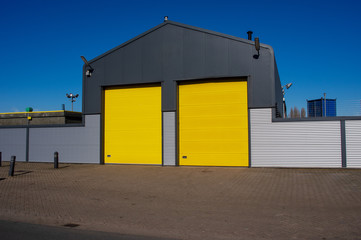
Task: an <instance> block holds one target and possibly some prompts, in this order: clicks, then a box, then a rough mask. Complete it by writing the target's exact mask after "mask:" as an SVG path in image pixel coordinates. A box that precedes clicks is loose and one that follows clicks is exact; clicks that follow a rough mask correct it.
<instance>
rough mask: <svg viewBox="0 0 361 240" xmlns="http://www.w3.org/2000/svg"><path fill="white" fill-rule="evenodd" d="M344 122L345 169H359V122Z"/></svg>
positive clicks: (360, 151) (360, 156) (360, 154)
mask: <svg viewBox="0 0 361 240" xmlns="http://www.w3.org/2000/svg"><path fill="white" fill-rule="evenodd" d="M345 122H346V124H345V125H346V156H347V167H350V168H361V121H360V120H352V121H345Z"/></svg>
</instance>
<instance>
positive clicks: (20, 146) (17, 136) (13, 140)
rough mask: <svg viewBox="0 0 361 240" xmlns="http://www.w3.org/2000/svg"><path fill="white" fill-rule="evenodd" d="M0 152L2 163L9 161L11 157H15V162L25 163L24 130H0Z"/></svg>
mask: <svg viewBox="0 0 361 240" xmlns="http://www.w3.org/2000/svg"><path fill="white" fill-rule="evenodd" d="M0 152H2V160H3V161H10V158H11V156H16V161H21V162H22V161H25V160H26V159H25V155H26V129H25V128H0Z"/></svg>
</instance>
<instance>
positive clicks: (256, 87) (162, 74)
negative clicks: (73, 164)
mask: <svg viewBox="0 0 361 240" xmlns="http://www.w3.org/2000/svg"><path fill="white" fill-rule="evenodd" d="M254 54H256V50H255V47H254V42H252V41H248V40H245V39H242V38H236V37H233V36H229V35H224V34H220V33H216V32H212V31H208V30H204V29H200V28H196V27H192V26H188V25H184V24H179V23H174V22H170V21H168V22H165V23H163V24H160V25H158V26H157V27H155V28H153V29H151V30H149V31H148V32H146V33H144V34H142V35H139V36H138V37H136V38H134V39H132V40H130V41H128V42H126V43H124V44H122V45H120V46H118V47H116V48H114V49H112V50H110V51H108V52H107V53H105V54H103V55H101V56H99V57H97V58H95V59H93V60H91V61H90V64H91V66H92V67H93V68H94V72H93V75H92V76H91V77H90V78H87V77H84V81H83V84H84V92H83V103H84V109H83V110H84V114H94V113H97V114H98V113H101V102H102V101H101V91H102V87H106V86H118V85H131V84H145V83H154V82H161V83H162V88H163V89H162V111H176V109H177V91H176V89H177V88H176V86H177V81H183V80H197V79H214V78H226V77H247V78H248V81H249V83H248V84H249V94H248V95H249V106H250V107H274V106H275V104H276V98H275V71H276V70H275V62H274V54H273V49H272V48H271V47H270V46H267V45H263V44H262V45H261V50H260V57H259V59H254V58H253V55H254ZM84 71H85V69H84ZM277 80H278V81H279V79H277ZM277 86H278V87H279V86H280V83H278V85H277ZM278 92H279V91H278Z"/></svg>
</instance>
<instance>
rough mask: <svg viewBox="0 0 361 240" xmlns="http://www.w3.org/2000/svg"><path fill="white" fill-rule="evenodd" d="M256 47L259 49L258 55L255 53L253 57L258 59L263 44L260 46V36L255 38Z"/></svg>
mask: <svg viewBox="0 0 361 240" xmlns="http://www.w3.org/2000/svg"><path fill="white" fill-rule="evenodd" d="M254 47H255V48H256V50H257V55H256V54H255V55H253V57H254V58H255V59H258V58H259V50H260V49H261V46H260V44H259V38H258V37H256V38H254Z"/></svg>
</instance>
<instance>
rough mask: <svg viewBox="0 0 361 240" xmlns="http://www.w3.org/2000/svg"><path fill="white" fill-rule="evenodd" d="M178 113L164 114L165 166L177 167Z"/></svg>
mask: <svg viewBox="0 0 361 240" xmlns="http://www.w3.org/2000/svg"><path fill="white" fill-rule="evenodd" d="M176 131H177V129H176V113H175V112H164V113H163V165H164V166H175V165H176Z"/></svg>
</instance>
